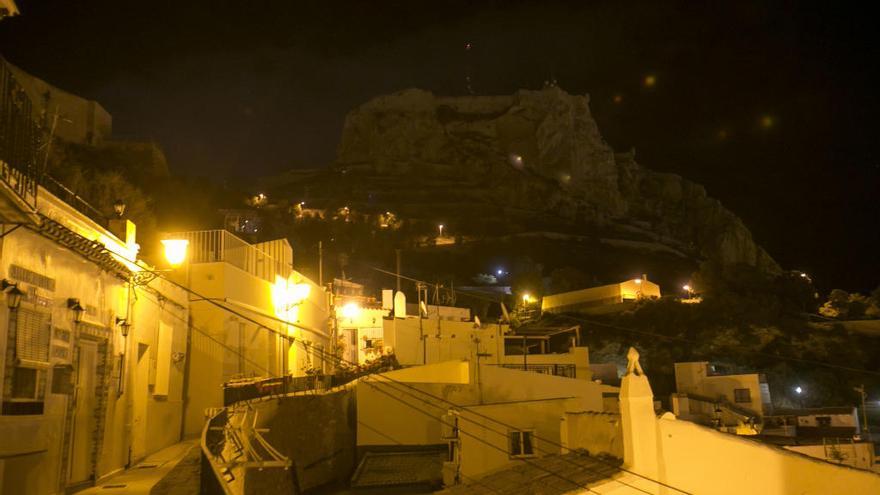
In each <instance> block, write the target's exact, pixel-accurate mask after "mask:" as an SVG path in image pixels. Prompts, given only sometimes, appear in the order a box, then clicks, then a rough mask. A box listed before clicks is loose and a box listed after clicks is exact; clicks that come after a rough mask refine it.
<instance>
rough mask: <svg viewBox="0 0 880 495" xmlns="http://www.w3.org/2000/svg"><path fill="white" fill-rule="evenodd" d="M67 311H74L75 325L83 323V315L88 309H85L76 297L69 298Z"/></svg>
mask: <svg viewBox="0 0 880 495" xmlns="http://www.w3.org/2000/svg"><path fill="white" fill-rule="evenodd" d="M67 309H69V310H71V311H73V321H74V323H79V322H81V321H82V319H83V314H85V312H86V308H84V307H83V305H82V304H80V303H79V299H77V298H75V297H69V298H67Z"/></svg>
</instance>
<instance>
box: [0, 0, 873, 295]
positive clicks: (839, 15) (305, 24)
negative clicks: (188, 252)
mask: <svg viewBox="0 0 880 495" xmlns="http://www.w3.org/2000/svg"><path fill="white" fill-rule="evenodd" d="M18 4H19V7H20V9H21V16H19V17H17V18H12V19H7V20H4V21H3V22H2V23H0V50H2V53H3V54H4V56H5V57H7V58H8V59H9V60H10V61H12V62H13V63H15V64H17V65H19V66H21V67H22V68H24V69H25V70H27V71H29V72H31V73H33V74H35V75H38V76H39V77H42V78H44V79H46V80H48V81H49V82H51V83H53V84H55V85H57V86H59V87H62V88H64V89H68V90H70V91H72V92H75V93H78V94H80V95H83V96H86V97H90V98H93V99H96V100H98V101H99V102H101V104H102V105H103V106H104V107H105V108H106V109H107V110H108V111H109V112H110V113H111V114H112V115H113V120H114V133H115V135H116V136H117V137H119V138H131V139H135V138H136V139H154V140H155V141H157V142H158V143H160V144H161V145H162V146H163V148H164V149H165V151H166V153H167V155H168V158H169V161H170V165H171V167H172V170H173V171H174V172H176V173H179V174H188V175H209V174H210V175H214V176H227V177H229V176H240V175H245V174H249V173H258V174H270V173H275V172H279V171H283V170H285V169H288V168H294V167H316V166H324V165H326V164H328V163H329V162H330V161H332V159H333V157H334V154H335V149H336V144H337V143H338V139H339V135H340V130H341V126H342V121H343V118H344V116H345V114H346V112H347V111H348V110H349V109H351V108H352V107H354V106H356V105H357V104H359V103H362V102H364V101H366V100H368V99H370V98H371V97H373V96H376V95H380V94H385V93H390V92H393V91H397V90H401V89H404V88H409V87H421V88H425V89H429V90H432V91H434V92H437V93H440V94H452V95H455V94H465V93H466V86H465V74H466V71H468V70H470V73H471V77H472V81H473V89H474V91H475V92H476V93H477V94H508V93H512V92H514V91H516V90H517V89H519V88H532V89H537V88H540V87H541V86H542V83H543V81H545V80H547V79H551V78H555V79H556V80H557V81H558V84H559V86H561V87H562V88H563V89H565V90H567V91H569V92H571V93H589V94H590V95H591V98H592V104H591V106H592V109H593V112H594V115H595V117H596V119H597V121H598V123H599V126H600V129H601V130H602V133H603V134H604V136H605V137H606V139H607V140H608V141H609V142H610V143H611V144H612V145H613V146H614V147H615V148H616V149H618V150H621V151H624V150H627V149H629V148H631V147H635V149H636V152H637V160H638V161H639V162H640V163H641V164H642V165H645V166H647V167H649V168H652V169H654V170H659V171H669V172H674V173H678V174H681V175H683V176H685V177H687V178H689V179H692V180H694V181H696V182H699V183H701V184H704V185H705V186H706V188H707V189H708V191H709V193H710V194H711V195H713V196H715V197H717V198H719V199H720V200H721V201H722V202H723V203H724V204H725V205H726V206H727V207H729V208H730V209H732V210H733V211H734V212H736V213H737V214H739V215H740V216H741V217H742V218H743V219H744V221H745V222H746V224H747V225H748V226H749V227H750V228H751V229H752V232H753V233H754V234H755V237H756V238H757V240H758V242H759V243H760V244H762V245H763V246H764V247H765V248H766V249H767V250H768V251H769V252H770V254H771V255H772V256H773V257H775V258H776V259H777V260H778V261H779V262H780V263H781V264H782V265H783V266H785V267H786V268H796V269H802V270H805V271H807V272H809V273H810V274H811V275H813V276H814V278H815V279H816V282H817V284H818V285H819V286H820V287H821V288H823V289H826V290H827V289H829V288H832V287H841V288H845V289H850V290H862V291H866V290H870V289H873V288H874V287H876V286H877V285H878V284H880V262H878V254H880V207H878V205H877V200H878V192H880V191H878V189H880V188H878V179H880V154H878V151H880V149H878V147H880V145H878V139H877V134H878V120H880V119H878V115H880V113H878V110H880V108H878V107H880V105H878V98H877V91H878V87H880V84H878V80H877V78H876V76H875V75H874V74H873V73H872V72H871V67H872V66H874V65H876V62H877V61H878V60H880V58H878V51H880V48H878V43H876V40H875V35H874V30H875V29H876V27H875V21H874V19H873V18H872V16H870V15H868V14H867V13H866V12H863V11H860V10H859V9H855V8H852V7H850V6H846V5H842V4H841V5H837V3H836V2H826V3H825V4H824V5H822V6H820V7H807V6H794V5H792V4H793V2H786V3H780V4H777V3H772V2H729V3H723V4H722V3H721V2H710V4H712V5H708V6H700V5H697V2H688V1H684V2H656V1H652V2H570V3H568V4H566V3H561V2H551V1H541V2H515V1H505V2H500V1H498V2H452V1H443V2H431V3H430V4H429V2H414V1H409V2H407V1H400V2H394V3H389V2H377V1H363V0H360V1H352V2H330V1H324V2H299V1H296V2H294V1H281V0H279V1H275V2H269V1H251V2H222V1H219V0H218V1H213V2H197V1H194V0H193V1H185V2H134V1H120V0H112V1H98V0H91V1H70V0H30V1H28V0H21V1H19V2H18ZM767 4H770V5H767ZM467 43H470V44H471V47H472V48H471V49H470V50H465V45H466V44H467ZM650 82H653V84H650Z"/></svg>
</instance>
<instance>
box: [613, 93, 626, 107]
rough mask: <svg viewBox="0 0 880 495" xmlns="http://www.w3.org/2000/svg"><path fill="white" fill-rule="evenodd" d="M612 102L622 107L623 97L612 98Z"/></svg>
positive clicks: (617, 95) (615, 96)
mask: <svg viewBox="0 0 880 495" xmlns="http://www.w3.org/2000/svg"><path fill="white" fill-rule="evenodd" d="M611 101H613V102H614V104H616V105H620V104H621V103H623V95H621V94H616V95H614V97H613V98H611Z"/></svg>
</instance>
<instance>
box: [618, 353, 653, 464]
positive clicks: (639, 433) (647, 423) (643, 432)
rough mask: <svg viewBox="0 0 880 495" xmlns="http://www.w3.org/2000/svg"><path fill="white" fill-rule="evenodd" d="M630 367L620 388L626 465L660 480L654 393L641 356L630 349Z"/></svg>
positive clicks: (628, 354) (628, 357)
mask: <svg viewBox="0 0 880 495" xmlns="http://www.w3.org/2000/svg"><path fill="white" fill-rule="evenodd" d="M627 359H628V360H629V364H628V365H627V372H626V375H625V376H624V377H623V380H622V382H621V385H620V416H621V420H622V425H623V463H624V465H625V466H626V467H627V468H628V469H631V470H632V471H634V472H636V473H638V474H640V475H642V476H645V477H648V478H652V479H657V477H658V474H659V469H658V464H659V463H658V458H657V457H658V442H657V416H656V414H654V392H653V391H652V390H651V384H650V383H649V382H648V377H647V376H645V373H644V371H642V367H641V365H640V364H639V353H638V351H636V350H635V349H634V348H632V347H630V349H629V352H628V353H627Z"/></svg>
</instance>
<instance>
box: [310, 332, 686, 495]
mask: <svg viewBox="0 0 880 495" xmlns="http://www.w3.org/2000/svg"><path fill="white" fill-rule="evenodd" d="M300 342H301V341H300ZM301 345H304V344H301ZM318 351H319V352H321V353H324V351H323V350H320V349H319V350H318ZM325 359H326V355H325ZM330 360H331V361H336V364H337V365H338V364H340V363H345V364H348V365H357V364H356V363H353V362H352V361H348V360H346V359H344V358H340V357H339V356H332V355H331V356H330ZM381 376H382V379H383V380H388V381H390V382H393V383H395V384H396V385H401V386H403V387H406V388H408V389H410V390H414V391H416V392H419V393H421V394H424V395H427V396H429V397H430V398H432V399H434V400H439V401H441V402H444V403H446V404H449V405H450V406H452V407H454V408H456V409H458V410H461V411H465V412H468V413H471V414H474V415H475V416H479V417H482V418H485V419H488V420H489V421H492V422H494V423H496V424H499V425H502V426H504V427H507V428H510V429H517V427H516V426H515V425H511V424H509V423H504V422H502V421H499V420H497V419H495V418H492V417H490V416H487V415H485V414H482V413H478V412H476V411H472V410H469V409H467V408H466V406H463V405H460V404H457V403H455V402H452V401H449V400H447V399H445V398H443V397H440V396H438V395H434V394H431V393H429V392H426V391H424V390H421V389H418V388H416V387H413V386H412V385H409V384H407V383H405V382H401V381H399V380H395V379H393V378H391V377H389V376H387V375H386V374H382V375H381ZM368 378H369V377H367V378H365V380H366V379H368ZM373 381H376V380H373ZM389 387H390V388H392V389H394V390H395V391H397V392H399V393H403V394H406V395H409V396H410V397H413V398H415V399H417V400H419V401H422V402H424V403H425V404H428V405H429V406H432V407H435V408H439V409H443V408H442V407H440V406H437V405H436V404H435V403H433V402H431V401H429V400H426V399H424V398H421V397H418V396H416V395H414V394H412V393H409V392H406V391H404V390H401V389H399V388H395V387H393V386H391V385H389ZM374 388H375V387H374ZM432 417H435V416H433V415H432ZM460 417H461V418H462V419H464V420H465V421H469V422H471V423H473V424H475V425H477V426H480V427H482V428H483V429H486V430H489V431H491V432H493V433H496V434H498V435H500V436H502V437H503V438H505V439H507V433H506V432H502V431H498V430H496V429H493V428H490V427H488V426H485V425H483V424H481V423H479V422H477V421H475V420H473V419H469V418H465V417H463V416H460ZM440 422H441V423H443V424H447V426H448V423H445V422H444V421H442V420H440ZM535 438H536V439H538V440H541V441H544V442H546V443H548V444H551V445H554V446H558V447H559V448H561V449H565V450H569V451H571V449H569V448H567V447H565V446H563V445H562V444H560V443H558V442H554V441H553V440H550V439H547V438H544V437H540V436H538V435H535ZM538 450H539V451H541V449H538ZM505 452H506V451H505ZM542 452H544V453H550V454H555V453H556V452H554V451H550V450H543V451H542ZM593 459H595V460H596V461H598V462H600V463H602V464H606V465H609V466H611V467H614V468H616V469H619V470H621V471H624V472H626V473H629V474H632V475H634V476H637V477H639V478H642V479H644V480H647V481H650V482H652V483H656V484H659V485H662V486H665V487H667V488H671V489H673V490H676V491H678V492H680V493H685V494H687V493H688V492H686V491H684V490H681V489H679V488H676V487H674V486H672V485H668V484H666V483H663V482H662V481H658V480H655V479H652V478H649V477H647V476H644V475H641V474H639V473H636V472H634V471H631V470H628V469H626V468H622V467H620V466H616V465H614V464H612V463H610V462H607V461H604V460H602V459H598V458H593ZM569 464H572V465H574V466H576V467H578V468H580V469H586V470H589V469H588V468H586V467H585V466H582V465H580V464H577V463H574V462H569ZM615 481H617V482H618V483H621V484H623V485H626V486H630V487H631V488H633V489H635V490H639V491H642V492H644V493H650V492H646V491H644V490H641V489H640V488H638V487H634V486H631V485H629V484H627V483H625V482H623V481H620V480H615Z"/></svg>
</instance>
